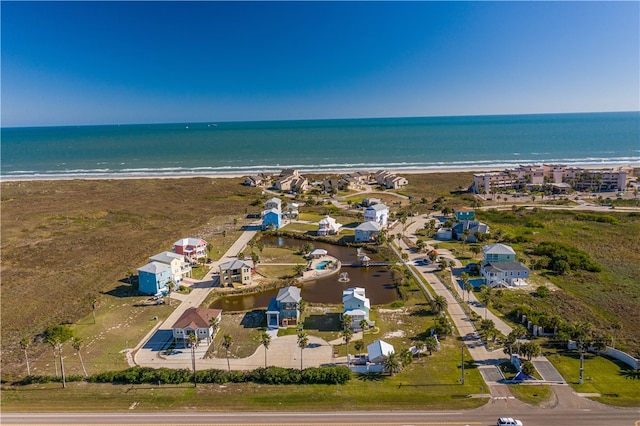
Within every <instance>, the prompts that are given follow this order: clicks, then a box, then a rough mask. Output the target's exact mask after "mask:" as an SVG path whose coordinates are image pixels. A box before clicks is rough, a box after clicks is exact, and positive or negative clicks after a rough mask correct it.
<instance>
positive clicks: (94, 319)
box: [91, 277, 131, 324]
mask: <svg viewBox="0 0 640 426" xmlns="http://www.w3.org/2000/svg"><path fill="white" fill-rule="evenodd" d="M129 284H131V277H129ZM97 303H98V300H97V299H95V298H94V299H91V313H92V314H93V323H94V324H95V323H96V304H97Z"/></svg>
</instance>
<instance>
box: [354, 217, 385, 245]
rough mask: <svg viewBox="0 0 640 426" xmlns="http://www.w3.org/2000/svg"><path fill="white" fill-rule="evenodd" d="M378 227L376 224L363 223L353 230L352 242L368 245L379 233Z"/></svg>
mask: <svg viewBox="0 0 640 426" xmlns="http://www.w3.org/2000/svg"><path fill="white" fill-rule="evenodd" d="M380 229H381V227H380V225H379V224H378V222H373V221H370V222H363V223H361V224H360V225H358V226H357V227H356V229H355V237H354V240H355V241H356V242H357V243H368V242H370V241H373V240H375V239H376V237H377V236H378V234H379V233H380Z"/></svg>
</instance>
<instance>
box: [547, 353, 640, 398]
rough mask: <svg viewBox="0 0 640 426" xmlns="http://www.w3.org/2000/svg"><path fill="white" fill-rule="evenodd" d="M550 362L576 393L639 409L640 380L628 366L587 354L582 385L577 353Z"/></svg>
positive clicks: (551, 359) (553, 358) (610, 359)
mask: <svg viewBox="0 0 640 426" xmlns="http://www.w3.org/2000/svg"><path fill="white" fill-rule="evenodd" d="M547 358H548V359H549V361H551V363H552V364H553V365H554V366H555V367H556V368H557V369H558V371H559V372H560V374H562V376H563V377H564V378H565V380H566V381H567V382H568V383H569V384H571V386H572V387H573V388H574V389H575V390H576V392H581V393H599V394H600V397H597V398H594V399H596V400H597V401H600V402H602V403H605V404H610V405H617V406H622V407H640V392H638V389H639V388H640V377H639V376H638V375H637V373H635V374H634V370H632V369H631V367H629V366H628V365H626V364H624V363H622V362H620V361H617V360H614V359H612V358H608V357H605V356H596V355H595V354H591V353H587V354H585V357H584V359H585V361H584V380H583V384H582V385H580V384H578V382H579V378H580V373H579V369H580V355H579V354H578V352H559V353H555V354H552V355H549V356H548V357H547Z"/></svg>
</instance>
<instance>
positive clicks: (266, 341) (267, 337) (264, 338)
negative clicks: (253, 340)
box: [260, 331, 271, 368]
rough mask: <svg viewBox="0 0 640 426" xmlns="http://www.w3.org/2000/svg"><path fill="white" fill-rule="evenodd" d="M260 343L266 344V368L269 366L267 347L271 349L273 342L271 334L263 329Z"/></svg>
mask: <svg viewBox="0 0 640 426" xmlns="http://www.w3.org/2000/svg"><path fill="white" fill-rule="evenodd" d="M260 343H261V344H262V346H264V368H267V349H269V345H270V344H271V335H270V334H269V333H267V332H266V331H263V332H262V333H261V334H260Z"/></svg>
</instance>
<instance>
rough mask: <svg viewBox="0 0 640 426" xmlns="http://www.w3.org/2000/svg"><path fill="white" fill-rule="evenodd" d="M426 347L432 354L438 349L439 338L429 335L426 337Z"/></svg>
mask: <svg viewBox="0 0 640 426" xmlns="http://www.w3.org/2000/svg"><path fill="white" fill-rule="evenodd" d="M424 347H425V348H426V349H427V350H428V351H429V355H432V354H433V351H435V350H436V349H438V340H437V339H436V338H435V337H433V336H429V337H427V338H426V339H424Z"/></svg>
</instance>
